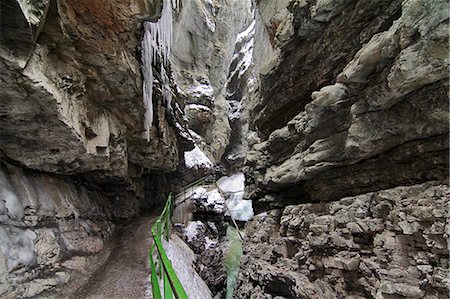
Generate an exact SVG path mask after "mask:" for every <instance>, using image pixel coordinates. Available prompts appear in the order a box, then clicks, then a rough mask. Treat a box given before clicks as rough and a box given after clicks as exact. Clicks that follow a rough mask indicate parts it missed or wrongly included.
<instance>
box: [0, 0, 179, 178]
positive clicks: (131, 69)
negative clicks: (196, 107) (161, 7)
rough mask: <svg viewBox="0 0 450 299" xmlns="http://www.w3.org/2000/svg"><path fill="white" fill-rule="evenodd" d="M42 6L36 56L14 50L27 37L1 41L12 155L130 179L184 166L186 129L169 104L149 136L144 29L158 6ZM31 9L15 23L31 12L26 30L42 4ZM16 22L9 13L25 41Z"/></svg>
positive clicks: (64, 169)
mask: <svg viewBox="0 0 450 299" xmlns="http://www.w3.org/2000/svg"><path fill="white" fill-rule="evenodd" d="M7 2H11V5H13V4H12V3H14V2H15V1H13V0H9V1H7ZM42 2H43V3H47V5H46V6H45V7H43V8H41V7H38V8H40V9H41V10H45V9H46V10H45V12H44V11H42V12H41V13H39V14H37V16H35V18H38V20H39V22H40V23H39V24H40V25H39V26H40V27H41V30H40V31H39V34H38V35H37V33H36V31H32V32H31V33H29V34H28V35H31V36H32V37H33V39H31V40H28V37H26V36H24V39H25V37H26V38H27V43H26V45H27V46H28V47H29V48H28V49H27V51H28V52H29V53H30V54H29V56H28V57H25V58H23V56H24V55H21V53H18V52H17V51H16V50H15V47H16V45H17V44H24V43H25V42H24V41H16V40H11V39H6V40H2V51H1V54H0V57H1V59H0V63H1V69H2V78H3V80H2V82H1V84H2V85H1V94H0V97H1V98H2V101H1V106H0V111H1V112H0V113H1V119H0V132H1V133H0V134H1V136H0V138H1V139H2V144H1V150H2V151H3V153H4V154H5V155H6V156H7V157H8V158H10V159H12V160H14V161H17V162H19V163H21V164H22V165H24V166H25V167H28V168H32V169H36V170H41V171H47V172H53V173H60V174H75V173H87V172H96V173H97V175H96V177H99V176H100V177H103V178H108V177H119V178H130V177H135V176H139V173H140V172H142V171H147V170H162V171H173V170H175V169H176V167H177V165H178V158H179V157H178V156H179V154H178V140H177V135H178V133H177V130H176V128H175V126H174V124H173V121H172V120H171V119H170V118H171V117H170V116H168V115H167V113H166V109H165V107H164V106H163V104H162V102H161V101H160V99H159V101H158V100H156V101H155V103H154V106H155V107H154V110H155V111H156V114H157V117H155V122H154V130H152V133H151V138H150V141H149V142H147V141H146V139H145V136H144V132H143V131H144V127H143V115H144V106H143V103H142V76H141V72H140V52H139V51H138V50H139V45H140V39H141V29H140V27H141V21H142V20H143V19H144V18H150V16H151V15H153V14H156V13H157V12H155V11H153V12H152V11H150V7H153V6H155V4H153V5H149V3H147V1H137V2H136V1H127V0H124V1H118V2H115V3H113V4H111V3H97V2H95V3H94V2H92V1H81V2H80V1H75V2H73V1H69V0H68V1H65V0H61V1H51V2H50V3H49V1H42ZM39 3H40V2H39ZM152 3H153V2H151V3H150V4H152ZM23 5H25V7H23V10H18V11H16V14H15V15H14V17H15V18H16V19H18V18H20V17H21V14H22V18H23V22H24V23H25V24H24V25H23V27H26V26H28V27H30V25H29V24H28V23H26V22H27V19H26V18H25V17H24V16H27V11H28V10H32V11H35V10H36V8H33V7H31V8H30V7H27V6H26V5H31V4H23ZM33 9H34V10H33ZM14 17H13V16H10V15H9V11H8V10H6V11H5V10H3V9H2V19H5V24H4V25H3V26H2V30H4V31H9V32H10V34H11V35H12V34H14V35H15V36H20V32H19V31H17V29H16V28H15V27H14V23H12V21H11V22H7V20H8V19H13V20H14ZM35 35H37V36H36V37H34V36H35ZM28 41H29V42H28ZM8 47H9V48H8ZM28 52H27V53H28ZM156 93H158V92H156ZM155 98H156V99H157V97H156V96H155Z"/></svg>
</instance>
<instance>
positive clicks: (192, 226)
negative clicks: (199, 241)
mask: <svg viewBox="0 0 450 299" xmlns="http://www.w3.org/2000/svg"><path fill="white" fill-rule="evenodd" d="M202 228H203V223H202V222H201V221H191V222H189V225H188V226H187V227H186V229H185V230H184V235H185V236H186V238H187V241H188V242H192V241H194V240H195V239H196V237H197V235H198V231H199V230H200V229H202Z"/></svg>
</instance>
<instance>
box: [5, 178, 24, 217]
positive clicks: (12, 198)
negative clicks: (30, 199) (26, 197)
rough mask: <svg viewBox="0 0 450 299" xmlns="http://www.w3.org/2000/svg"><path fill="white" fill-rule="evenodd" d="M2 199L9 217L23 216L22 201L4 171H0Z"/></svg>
mask: <svg viewBox="0 0 450 299" xmlns="http://www.w3.org/2000/svg"><path fill="white" fill-rule="evenodd" d="M0 201H3V202H4V205H5V207H6V209H7V210H8V212H7V214H8V216H9V217H11V218H13V219H22V218H23V216H24V209H23V206H22V203H21V201H20V199H19V198H18V197H17V195H16V193H15V192H14V189H13V188H12V187H11V185H10V184H9V182H8V180H7V179H6V177H5V174H4V173H3V172H0Z"/></svg>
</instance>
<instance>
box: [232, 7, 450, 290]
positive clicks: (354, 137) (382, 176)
mask: <svg viewBox="0 0 450 299" xmlns="http://www.w3.org/2000/svg"><path fill="white" fill-rule="evenodd" d="M257 3H258V5H257V6H258V11H259V14H260V16H259V17H258V16H257V26H258V27H257V30H256V43H257V46H255V58H254V61H255V64H256V65H255V70H256V71H257V77H258V78H257V79H258V83H259V84H258V89H257V90H256V91H255V92H254V93H253V95H252V96H251V98H250V101H249V102H248V110H249V113H250V120H249V122H250V129H251V130H252V131H254V132H255V133H256V134H257V137H258V138H254V139H253V141H252V142H251V144H252V147H251V149H250V151H249V152H248V153H247V156H246V169H247V170H246V176H247V181H246V185H247V193H246V194H247V195H248V196H249V197H250V198H252V199H253V205H254V208H255V209H256V210H258V211H260V212H263V211H270V212H269V214H268V216H264V217H266V218H264V217H262V218H264V219H265V220H261V219H262V218H257V219H255V220H254V221H253V222H251V223H250V224H249V225H248V226H247V228H246V231H247V234H248V238H247V243H246V245H244V248H246V247H247V248H248V250H247V252H246V253H245V258H244V264H243V269H242V272H241V277H240V286H239V290H238V294H239V296H240V297H242V298H250V297H249V296H250V294H259V295H257V296H256V297H252V298H275V297H276V296H283V297H286V298H292V297H295V298H315V296H318V297H319V298H322V297H327V298H328V297H329V298H343V297H345V298H348V297H349V296H355V298H362V297H364V298H372V297H374V298H391V297H392V298H393V297H396V296H397V297H400V296H404V297H406V298H423V297H425V296H430V298H445V296H448V291H447V289H446V287H445V286H444V285H443V284H442V283H441V282H442V275H443V274H442V273H444V272H445V271H447V270H446V269H448V264H447V262H445V261H446V260H447V259H448V255H447V253H446V252H447V248H448V245H447V243H446V241H445V239H446V238H448V231H447V230H445V229H444V222H445V221H444V219H443V218H442V217H443V214H441V212H442V211H444V210H445V209H446V208H445V207H444V206H443V205H442V203H443V202H442V200H443V199H444V198H445V197H446V195H445V194H446V189H447V188H448V186H446V185H440V186H439V184H440V183H443V184H446V183H447V180H448V162H449V160H448V120H449V119H448V63H449V60H448V45H447V41H448V31H447V28H448V10H447V4H446V3H445V1H420V0H409V1H364V0H361V1H345V0H343V1H289V0H286V1H265V0H261V1H257ZM258 18H259V19H258ZM258 44H259V45H260V46H258ZM261 45H263V46H261ZM264 45H265V46H264ZM263 49H264V50H263ZM426 182H432V183H430V184H432V185H433V186H430V185H427V184H429V183H426ZM419 183H426V184H425V185H415V184H419ZM411 185H414V186H411ZM434 185H438V186H434ZM397 186H402V187H398V188H394V187H397ZM408 186H410V187H408ZM390 188H394V189H390ZM380 190H385V191H380ZM368 192H375V193H368ZM361 194H364V195H361ZM380 194H382V196H381V195H380ZM349 196H350V197H349ZM380 196H381V197H382V198H383V199H380ZM330 201H332V203H328V202H330ZM424 205H425V206H427V207H428V208H427V209H430V212H429V213H425V212H424V210H423V206H424ZM363 206H364V208H363ZM382 206H386V207H387V208H386V210H385V211H384V212H381V211H375V210H376V209H381V207H382ZM357 207H358V208H357ZM376 207H378V208H376ZM363 210H364V211H365V210H367V211H366V212H363ZM431 211H435V212H431ZM342 213H345V214H346V216H345V217H344V218H345V219H343V218H341V217H340V216H341V215H342ZM361 213H362V214H361ZM434 213H436V215H435V214H434ZM419 214H420V215H422V216H419ZM421 217H422V218H421ZM423 217H424V218H423ZM308 219H309V220H308ZM355 221H356V222H355ZM354 223H358V224H356V225H354ZM262 227H264V232H261V231H260V230H261V228H262ZM356 227H358V228H356ZM435 227H440V228H441V229H438V230H434V228H435ZM431 239H433V240H434V241H431ZM427 240H428V241H427ZM436 240H439V241H436ZM319 241H320V242H319ZM317 242H318V243H317ZM438 243H439V244H440V245H437V244H438ZM260 248H264V249H261V251H257V250H259V249H260ZM400 248H402V249H400ZM406 248H408V249H406ZM425 252H426V253H425ZM423 254H425V255H426V257H425V259H423V260H422V258H419V256H422V255H423ZM400 257H401V258H400ZM434 259H436V261H437V262H435V261H434ZM364 260H365V261H364ZM369 261H370V262H369ZM369 264H370V265H369ZM285 269H291V270H289V271H288V272H285ZM425 269H426V270H425ZM369 273H370V274H369ZM252 296H255V295H252ZM258 296H259V297H258ZM397 297H396V298H397ZM402 298H403V297H402Z"/></svg>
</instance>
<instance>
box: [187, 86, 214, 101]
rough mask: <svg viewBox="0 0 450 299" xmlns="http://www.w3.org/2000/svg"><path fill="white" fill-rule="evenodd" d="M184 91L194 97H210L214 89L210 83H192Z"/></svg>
mask: <svg viewBox="0 0 450 299" xmlns="http://www.w3.org/2000/svg"><path fill="white" fill-rule="evenodd" d="M186 93H187V94H189V95H190V96H193V97H196V98H202V97H208V98H210V97H212V96H213V94H214V90H213V88H212V87H211V85H210V84H198V85H193V86H192V87H190V88H188V89H187V90H186Z"/></svg>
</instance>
